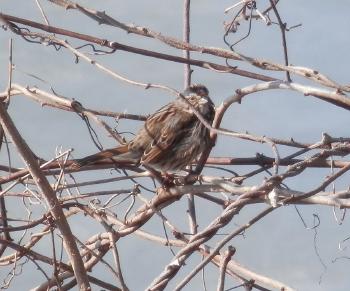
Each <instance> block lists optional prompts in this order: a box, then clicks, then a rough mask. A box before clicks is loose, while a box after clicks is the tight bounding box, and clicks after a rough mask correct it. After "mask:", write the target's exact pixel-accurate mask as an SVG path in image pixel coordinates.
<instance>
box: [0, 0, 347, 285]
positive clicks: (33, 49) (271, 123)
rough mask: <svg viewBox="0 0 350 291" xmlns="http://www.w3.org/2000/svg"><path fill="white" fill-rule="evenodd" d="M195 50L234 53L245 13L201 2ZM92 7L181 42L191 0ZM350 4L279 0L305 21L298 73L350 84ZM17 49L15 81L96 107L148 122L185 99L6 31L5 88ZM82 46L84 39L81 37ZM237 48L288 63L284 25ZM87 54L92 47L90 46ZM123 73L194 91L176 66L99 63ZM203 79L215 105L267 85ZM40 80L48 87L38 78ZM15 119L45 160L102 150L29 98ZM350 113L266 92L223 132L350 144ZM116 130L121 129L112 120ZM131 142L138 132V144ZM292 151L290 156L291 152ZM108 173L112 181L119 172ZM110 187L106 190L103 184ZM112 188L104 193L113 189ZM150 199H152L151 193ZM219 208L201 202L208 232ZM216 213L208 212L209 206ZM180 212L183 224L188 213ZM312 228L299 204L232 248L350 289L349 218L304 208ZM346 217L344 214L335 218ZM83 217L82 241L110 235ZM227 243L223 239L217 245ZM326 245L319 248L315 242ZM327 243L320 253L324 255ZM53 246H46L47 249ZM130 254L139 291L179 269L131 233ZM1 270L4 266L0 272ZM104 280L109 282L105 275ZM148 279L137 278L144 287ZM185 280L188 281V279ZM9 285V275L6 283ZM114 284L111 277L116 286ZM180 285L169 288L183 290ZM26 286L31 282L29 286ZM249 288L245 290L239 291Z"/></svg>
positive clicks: (194, 6) (293, 52)
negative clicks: (230, 25)
mask: <svg viewBox="0 0 350 291" xmlns="http://www.w3.org/2000/svg"><path fill="white" fill-rule="evenodd" d="M40 2H41V3H42V5H43V8H44V11H45V12H46V15H47V17H48V19H49V20H50V23H51V25H53V26H58V27H61V28H66V29H70V30H73V31H76V32H81V33H86V34H90V35H94V36H98V37H100V38H105V39H109V40H115V41H118V42H121V43H123V44H128V45H131V46H136V47H140V48H145V49H149V50H154V51H159V52H164V53H169V54H173V55H180V54H181V53H180V52H179V51H177V50H175V49H173V48H170V47H168V46H166V45H164V44H162V43H160V42H159V41H156V40H153V39H145V38H143V37H140V36H136V35H132V34H127V33H125V32H124V31H122V30H119V29H116V28H111V27H107V26H105V25H97V24H96V23H95V22H93V21H92V20H90V19H88V18H87V17H84V16H83V15H81V14H79V13H78V12H76V11H72V10H68V11H66V10H64V9H62V8H60V7H58V6H55V5H53V4H50V3H49V2H48V1H44V0H41V1H40ZM191 2H192V3H191V42H192V43H193V44H198V45H203V46H213V47H220V48H227V47H226V45H225V43H224V42H223V34H224V29H223V22H224V21H229V20H230V19H232V17H233V15H234V13H232V12H231V13H228V14H224V10H225V9H226V8H227V7H229V6H231V5H233V4H234V3H235V1H227V0H225V1H208V0H202V1H199V0H193V1H191ZM79 3H80V4H81V5H83V6H86V7H89V8H92V9H96V10H101V11H106V13H108V14H109V15H110V16H112V17H114V18H116V19H117V20H119V21H122V22H125V23H133V24H137V25H140V26H145V27H149V28H151V29H153V30H155V31H158V32H161V33H162V34H164V35H167V36H172V37H176V38H181V37H182V5H183V1H174V0H162V1H159V0H158V1H156V0H149V1H144V0H139V1H135V0H130V1H122V0H120V1H112V0H105V1H98V2H96V1H79ZM257 3H258V8H259V7H264V5H266V1H257ZM349 7H350V1H348V0H345V1H341V5H340V4H334V2H332V1H316V0H309V1H301V0H295V1H283V0H281V1H280V3H279V11H280V14H281V17H282V18H283V20H284V21H285V22H286V23H287V25H288V27H291V26H294V25H297V24H302V25H301V26H299V27H297V28H295V29H292V30H290V31H289V32H288V33H287V43H288V53H289V60H290V63H291V64H293V65H299V66H305V67H310V68H313V69H315V70H318V71H320V72H322V73H324V74H325V75H327V76H329V77H331V79H333V80H336V81H337V82H338V83H341V84H349V83H350V82H349V77H348V76H349V74H348V64H349V61H350V56H349V54H348V51H349V47H350V38H349V37H348V28H349V25H350V19H349V17H348V11H349V9H348V8H349ZM0 11H1V12H3V13H6V14H10V15H14V16H17V17H24V18H27V19H31V20H33V21H38V22H43V19H42V17H41V15H40V11H39V9H38V7H37V6H36V3H35V1H34V0H32V1H28V0H27V1H23V0H2V1H1V2H0ZM247 30H248V25H247V23H242V25H241V26H240V27H239V32H238V33H237V34H235V35H230V37H229V39H230V40H231V41H232V42H234V41H235V40H237V39H239V38H240V37H242V36H244V35H245V34H246V33H247ZM10 37H12V38H13V41H14V52H13V57H14V63H15V66H16V69H15V71H14V82H15V83H18V84H21V85H23V86H38V87H39V88H42V89H45V90H49V89H50V85H51V86H53V87H54V89H55V92H57V93H58V94H61V95H63V96H66V97H68V98H72V99H73V98H74V99H76V100H78V101H79V102H81V103H82V104H83V105H84V106H86V107H88V108H95V109H100V110H110V111H116V112H129V113H137V114H149V113H151V112H153V111H155V110H156V109H157V108H159V107H161V106H162V105H164V104H166V103H167V102H169V101H170V100H172V99H173V98H174V96H171V95H169V94H168V93H166V92H165V91H161V90H157V89H149V90H144V89H142V88H140V87H135V86H132V85H130V84H126V83H124V82H121V81H118V80H115V79H112V78H111V76H109V75H107V74H105V73H103V72H101V71H99V70H96V69H95V68H93V67H91V65H89V64H87V63H84V62H83V61H80V62H79V63H77V64H75V62H74V61H75V59H74V57H73V56H72V54H71V53H69V52H67V51H65V50H63V49H62V50H60V51H58V52H56V51H55V50H54V49H53V48H52V47H47V46H44V45H37V44H31V43H27V42H25V41H24V40H23V39H21V38H20V37H18V36H14V35H13V34H11V33H9V32H8V31H4V30H0V68H1V70H2V72H3V73H2V74H0V84H1V86H2V89H1V90H5V88H6V85H7V59H8V42H9V38H10ZM70 41H71V42H72V44H74V45H75V46H78V45H81V44H84V43H83V42H80V41H76V40H70ZM235 49H236V50H237V51H238V52H240V53H243V54H244V55H247V56H252V57H257V58H261V59H267V60H271V61H274V62H277V63H283V51H282V42H281V36H280V31H279V28H278V26H275V25H272V26H266V25H264V24H263V23H262V22H261V21H259V22H258V21H253V23H252V29H251V34H250V36H249V37H248V38H247V39H246V40H244V41H242V42H240V43H239V44H238V45H237V46H236V47H235ZM84 51H85V52H87V49H85V50H84ZM192 56H193V58H196V59H203V60H210V61H214V62H218V63H221V64H224V60H222V59H218V58H214V57H210V56H207V55H202V54H200V53H192ZM91 57H93V58H94V59H96V60H98V61H100V62H101V63H102V64H104V65H105V66H107V67H109V68H111V69H112V70H114V71H116V72H118V73H120V74H122V75H124V76H126V77H128V78H130V79H133V80H136V81H140V82H146V83H148V82H154V83H159V84H164V85H167V86H170V87H173V88H176V89H178V90H180V91H181V90H182V89H183V66H182V65H181V64H177V63H171V62H165V61H162V60H157V59H154V58H148V57H143V56H139V55H135V54H130V53H126V52H122V51H117V52H116V53H115V54H113V55H107V56H91ZM230 64H231V65H238V66H239V68H242V69H246V70H249V71H254V72H257V73H262V74H269V75H271V76H276V77H279V78H284V75H283V74H277V73H274V74H272V73H269V72H264V71H261V70H258V69H256V68H252V67H251V66H249V65H247V64H244V63H236V62H234V61H231V62H230ZM193 69H194V72H193V75H192V81H193V83H203V84H205V85H206V86H207V87H208V88H209V91H210V96H211V98H212V99H213V101H214V103H215V104H216V105H220V104H221V102H223V100H225V98H227V97H228V96H231V95H232V94H234V92H235V90H236V89H238V88H242V87H245V86H248V85H252V84H256V83H259V82H260V81H257V80H252V79H248V78H244V77H241V76H236V75H232V74H220V73H217V72H213V71H209V70H205V69H201V68H197V67H193ZM31 75H35V76H37V77H39V78H41V79H43V80H44V81H45V82H41V81H39V80H38V79H35V78H33V77H31ZM295 81H297V82H303V84H309V83H308V82H305V80H300V79H299V78H295ZM9 113H10V114H11V117H12V118H13V119H14V121H15V123H16V126H17V128H18V129H19V131H20V133H21V134H22V135H23V137H24V138H25V140H26V141H27V143H28V144H29V146H30V147H31V149H32V150H33V151H34V152H35V153H36V154H39V155H40V156H41V157H43V158H45V159H50V158H52V157H53V156H54V155H55V151H56V148H57V147H62V148H64V149H68V148H74V153H73V154H74V156H75V157H81V156H84V155H87V154H91V153H93V152H95V151H96V147H95V146H94V144H93V143H92V141H91V139H90V137H89V133H88V131H87V129H86V127H85V125H84V123H83V122H82V121H81V119H80V118H79V117H78V116H77V115H75V114H72V113H67V112H60V111H58V110H54V109H51V108H48V107H41V106H40V105H39V104H37V103H34V102H32V101H30V100H28V99H27V98H25V97H23V96H15V97H13V100H11V104H10V108H9ZM349 122H350V117H349V114H348V112H347V111H346V110H344V109H341V108H337V107H335V106H332V105H330V104H328V103H326V102H322V101H320V100H317V99H315V98H313V97H310V96H303V95H301V94H298V93H295V92H289V91H281V90H278V91H277V90H276V91H267V92H263V93H258V94H254V95H251V96H248V97H247V98H246V99H244V100H243V102H242V104H234V105H233V106H232V107H231V108H230V110H229V111H228V112H227V114H226V115H225V118H224V120H223V124H222V127H224V128H228V129H230V130H235V131H239V132H246V131H247V132H250V133H252V134H256V135H260V136H263V135H265V136H270V137H278V138H283V139H289V138H291V137H293V139H294V140H298V141H302V142H310V143H311V142H317V141H319V140H320V139H321V135H322V133H324V132H326V133H328V134H330V135H331V136H334V137H348V136H349V135H348V134H349V133H348V124H349ZM109 123H110V125H111V126H112V127H113V126H116V123H115V121H113V120H109ZM140 126H141V124H140V123H139V122H135V121H124V120H122V121H119V124H118V130H120V131H133V132H135V131H136V130H137V129H138V128H139V127H140ZM96 131H97V133H98V135H99V139H100V141H101V143H102V144H103V146H104V147H105V148H108V147H113V146H114V145H115V141H114V140H113V139H111V138H110V137H108V136H107V135H106V134H105V132H104V131H102V130H100V129H99V128H97V127H96ZM126 137H127V138H130V136H127V135H126ZM257 152H259V153H265V154H267V155H270V156H271V155H272V150H271V148H270V147H269V146H267V145H260V144H256V143H251V142H246V141H242V140H239V139H232V138H229V137H223V136H220V137H219V139H218V142H217V145H216V146H215V148H214V150H213V152H212V155H213V156H235V157H252V156H255V155H256V153H257ZM280 152H281V153H282V154H286V153H289V152H290V149H287V148H283V147H281V148H280ZM11 158H12V161H13V163H14V165H15V166H18V167H21V166H23V162H22V161H21V159H20V157H18V156H16V153H15V151H13V154H12V157H11ZM0 161H1V164H4V163H5V164H6V163H7V154H6V153H5V152H4V151H2V152H1V153H0ZM248 169H249V168H248V167H246V168H244V167H239V166H237V167H233V170H235V171H238V172H239V173H244V172H246V171H248ZM328 174H329V171H326V170H314V171H306V172H305V173H303V174H302V175H300V176H298V178H297V179H293V180H291V181H288V183H287V184H288V186H289V187H291V188H292V189H295V190H299V191H308V190H310V189H313V188H314V187H315V186H317V185H318V184H319V182H320V181H322V179H323V177H325V176H326V175H328ZM94 175H96V173H94V174H91V173H89V174H86V175H81V176H79V178H80V179H87V178H89V177H94ZM104 175H106V176H108V175H110V174H109V173H107V174H106V173H105V174H104ZM266 175H267V174H266V173H265V174H263V175H260V176H258V177H256V178H254V179H251V180H248V181H247V185H259V184H261V183H262V181H263V177H264V176H266ZM348 181H349V175H347V176H345V177H344V178H342V179H340V181H339V182H338V183H337V184H336V189H337V190H341V189H346V188H347V185H348ZM122 186H123V184H118V185H107V186H106V187H110V188H111V189H112V188H113V187H118V188H119V187H122ZM100 189H101V188H100ZM103 189H105V188H103ZM147 197H148V198H150V197H151V195H150V194H147ZM208 206H210V207H211V205H210V204H208V203H206V202H203V201H201V200H198V202H197V208H198V215H199V217H200V222H201V225H200V227H205V225H206V224H208V223H209V222H210V221H211V220H212V219H213V218H215V215H218V214H219V213H220V209H210V207H208ZM185 209H186V201H185V199H182V200H180V201H178V202H176V205H172V206H170V207H168V208H167V209H165V210H164V213H165V214H166V215H168V216H169V217H171V218H172V219H174V220H175V221H176V223H178V224H179V226H182V227H184V228H185V227H186V225H187V219H186V215H185V213H186V212H185V211H186V210H185ZM208 209H209V210H208ZM259 209H262V206H261V205H259V206H251V207H247V208H246V209H244V210H243V211H242V213H240V215H239V217H237V218H235V219H234V221H232V222H231V223H230V224H229V226H228V227H227V228H225V229H224V230H223V231H227V232H229V231H232V230H233V229H234V228H235V227H236V226H237V225H239V224H243V223H245V222H246V221H247V219H249V218H251V217H252V216H253V215H254V213H257V211H258V210H259ZM179 210H181V211H182V212H180V213H181V216H180V217H179ZM298 210H299V211H300V213H301V214H302V217H303V218H304V220H305V222H306V223H307V225H308V226H312V224H313V219H314V217H315V216H314V214H317V215H318V217H319V218H320V220H321V224H320V226H319V227H318V228H317V229H316V230H312V229H307V228H305V227H304V225H303V223H302V220H301V219H300V217H299V215H298V213H297V211H296V209H295V208H294V206H286V207H282V208H280V209H278V210H277V211H275V212H274V213H272V214H271V215H269V216H267V217H266V218H265V219H263V220H261V221H260V222H259V223H258V224H257V225H255V226H254V227H252V228H251V229H250V230H249V231H247V233H245V235H244V236H239V237H237V238H235V239H234V240H233V241H232V242H231V243H232V245H234V246H235V247H236V248H237V250H238V251H237V253H236V254H235V259H236V260H237V261H238V262H240V263H241V264H242V265H245V266H247V267H249V268H251V269H252V270H254V271H256V272H258V273H262V274H264V275H266V276H269V277H272V278H274V279H276V280H279V281H282V282H285V283H286V284H288V285H289V286H292V287H294V288H296V289H297V290H303V291H304V290H307V291H308V290H319V291H325V290H339V291H343V290H344V291H345V290H348V289H349V287H348V286H349V283H350V282H349V276H346V275H347V274H346V273H345V270H347V269H348V267H349V264H350V262H349V261H348V260H346V259H339V260H337V261H336V262H335V263H333V262H332V261H333V260H334V259H336V258H338V257H344V256H348V255H349V253H348V252H347V251H346V250H345V251H340V250H339V249H338V244H339V242H340V241H342V240H343V239H345V238H347V237H348V236H349V233H348V231H347V230H348V229H349V228H348V225H349V222H348V219H345V221H344V222H343V224H342V225H338V223H337V222H336V220H335V219H334V215H333V210H332V208H329V207H321V206H300V207H298ZM336 212H337V213H338V212H339V211H338V210H337V211H336ZM9 214H10V215H12V216H14V217H19V216H21V215H20V213H18V209H16V205H15V204H11V203H10V204H9ZM81 223H86V221H84V220H83V219H82V220H79V219H77V220H72V221H71V225H72V229H73V231H74V232H76V233H78V234H79V236H80V237H82V238H88V237H89V236H90V235H92V234H94V233H96V232H97V231H102V228H101V227H100V226H98V225H96V224H94V228H90V227H89V225H87V224H84V225H83V227H82V224H81ZM144 229H145V230H148V231H150V232H159V234H161V235H162V227H161V222H160V221H159V220H157V219H156V218H155V219H153V220H151V221H150V222H149V223H147V224H146V225H145V227H144ZM218 239H220V238H218ZM315 241H316V243H315ZM315 246H316V248H315ZM40 247H41V248H42V249H44V248H45V245H42V246H40ZM120 252H121V258H122V261H123V262H124V264H125V268H126V269H128V270H133V272H125V274H126V282H127V283H128V284H129V286H130V289H131V290H143V289H144V288H145V287H146V286H147V285H148V284H149V283H150V282H151V281H152V280H153V278H154V276H156V275H157V274H158V273H159V272H160V271H161V270H162V269H163V267H164V265H165V264H167V263H168V262H170V260H171V257H172V255H171V253H170V252H169V250H168V249H165V250H162V251H159V247H158V246H155V245H154V244H153V243H151V242H147V241H144V240H141V239H139V238H137V237H134V236H133V237H130V238H128V239H127V240H121V242H120ZM199 261H200V257H199V256H195V258H194V259H192V260H190V261H189V262H188V265H187V266H186V268H185V270H187V272H188V271H189V270H191V267H192V268H193V267H194V266H195V265H196V264H197V263H198V262H199ZM1 273H2V271H1V269H0V274H1ZM96 274H98V275H100V276H102V277H104V276H105V273H104V271H103V269H101V270H100V269H98V270H97V271H96ZM135 274H137V275H136V276H137V280H135ZM206 274H207V275H206V278H207V284H208V286H209V288H208V290H214V289H215V288H216V280H217V271H216V268H215V267H212V266H209V267H208V268H207V271H206ZM184 275H185V272H180V274H179V275H178V276H177V280H175V282H178V280H180V279H181V278H182V277H183V276H184ZM1 277H2V276H1ZM106 279H110V278H106ZM43 280H44V279H43V278H42V277H39V276H38V278H36V277H35V278H33V276H32V274H30V272H28V273H27V274H26V273H25V272H24V274H23V276H22V277H19V278H17V280H15V281H14V282H13V284H12V285H11V288H12V289H11V288H10V290H19V289H18V286H21V284H23V283H27V284H29V285H28V286H35V285H36V284H38V283H40V282H42V281H43ZM174 284H175V283H171V284H170V285H169V286H168V290H172V288H173V287H174V286H175V285H174ZM234 284H235V283H234V281H232V280H231V281H229V282H228V283H227V288H229V287H232V286H234ZM26 286H27V285H26ZM202 289H203V288H202V282H201V278H199V277H196V278H195V279H194V280H193V281H192V282H191V285H190V286H189V287H188V288H187V289H186V288H185V289H184V290H202ZM237 290H240V289H237Z"/></svg>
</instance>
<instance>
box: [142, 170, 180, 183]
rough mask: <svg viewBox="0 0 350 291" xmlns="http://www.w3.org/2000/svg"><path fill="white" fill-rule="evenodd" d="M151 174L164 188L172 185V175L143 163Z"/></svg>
mask: <svg viewBox="0 0 350 291" xmlns="http://www.w3.org/2000/svg"><path fill="white" fill-rule="evenodd" d="M143 166H144V167H145V168H146V169H147V170H148V171H149V172H150V173H151V174H152V176H153V177H154V178H155V179H156V180H157V181H158V182H159V183H160V184H161V185H162V186H163V187H165V188H169V187H171V186H174V185H175V183H174V176H173V175H171V174H169V173H166V172H162V173H160V172H158V171H157V170H155V169H154V168H152V167H150V166H146V165H143Z"/></svg>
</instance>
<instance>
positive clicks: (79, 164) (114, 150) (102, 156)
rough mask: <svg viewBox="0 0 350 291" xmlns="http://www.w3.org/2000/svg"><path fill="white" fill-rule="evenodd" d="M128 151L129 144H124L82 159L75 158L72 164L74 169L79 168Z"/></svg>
mask: <svg viewBox="0 0 350 291" xmlns="http://www.w3.org/2000/svg"><path fill="white" fill-rule="evenodd" d="M127 152H128V146H127V145H122V146H119V147H116V148H112V149H107V150H103V151H101V152H99V153H96V154H93V155H90V156H87V157H84V158H81V159H76V160H73V161H72V163H71V165H70V166H71V168H72V169H75V170H77V169H80V168H81V167H83V166H87V165H92V164H95V163H98V162H101V161H104V160H108V159H112V158H114V157H117V156H119V155H122V154H125V153H127Z"/></svg>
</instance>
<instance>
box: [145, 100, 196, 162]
mask: <svg viewBox="0 0 350 291" xmlns="http://www.w3.org/2000/svg"><path fill="white" fill-rule="evenodd" d="M178 110H179V109H177V108H175V107H173V106H171V104H169V105H168V106H165V107H163V108H162V109H160V110H159V111H157V112H156V113H155V114H153V115H152V116H150V117H149V118H148V119H147V121H146V122H145V125H144V128H143V129H142V130H144V131H145V133H146V134H147V135H148V136H149V137H150V139H151V140H150V142H149V144H148V146H147V147H146V148H145V149H144V153H143V156H142V158H141V162H142V163H146V164H147V163H148V164H157V163H158V161H161V160H162V159H164V158H166V157H165V156H166V155H169V154H171V152H172V150H171V148H172V147H173V146H174V144H177V143H178V142H179V141H180V140H181V139H182V138H183V137H184V135H186V134H188V130H189V128H191V126H192V123H193V122H194V121H195V120H196V117H195V115H194V114H192V113H189V112H185V111H182V112H181V113H180V112H178Z"/></svg>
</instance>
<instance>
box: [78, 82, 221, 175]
mask: <svg viewBox="0 0 350 291" xmlns="http://www.w3.org/2000/svg"><path fill="white" fill-rule="evenodd" d="M183 96H184V98H182V97H178V98H176V99H175V100H174V101H172V102H170V103H168V104H167V105H165V106H164V107H162V108H160V109H159V110H158V111H156V112H155V113H153V114H152V115H150V116H149V117H148V118H147V120H146V121H145V123H144V126H143V127H142V128H141V129H140V130H139V132H138V133H137V134H136V136H135V137H134V138H133V140H131V141H130V142H129V143H127V144H125V145H121V146H118V147H116V148H112V149H107V150H103V151H101V152H99V153H97V154H94V155H90V156H87V157H85V158H82V159H77V160H74V162H73V164H72V167H73V168H74V169H79V168H80V167H82V166H85V165H91V164H94V163H96V162H101V161H103V160H108V159H112V160H114V161H116V162H118V160H123V161H125V160H130V161H133V162H135V163H140V164H142V165H145V166H149V167H151V168H153V169H157V170H160V171H161V172H168V171H177V170H182V169H184V168H185V167H186V166H187V165H190V164H191V162H193V160H194V159H196V158H197V157H198V156H199V155H200V154H201V153H202V152H203V151H204V150H205V149H206V148H207V147H208V145H209V141H210V139H209V134H210V130H209V129H208V128H207V127H206V126H205V125H204V124H203V123H202V122H201V121H200V120H199V119H198V118H197V116H196V115H195V113H194V111H193V109H192V108H191V107H193V108H194V109H195V110H196V111H197V113H199V114H200V115H201V116H202V117H203V119H204V120H206V121H207V122H208V123H209V124H210V125H211V124H212V122H213V119H214V114H215V107H214V104H213V102H212V100H211V99H210V97H209V91H208V89H207V88H206V87H205V86H203V85H200V84H193V85H191V86H189V87H188V88H187V89H186V90H185V91H184V93H183ZM189 104H191V105H192V106H190V105H189Z"/></svg>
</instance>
